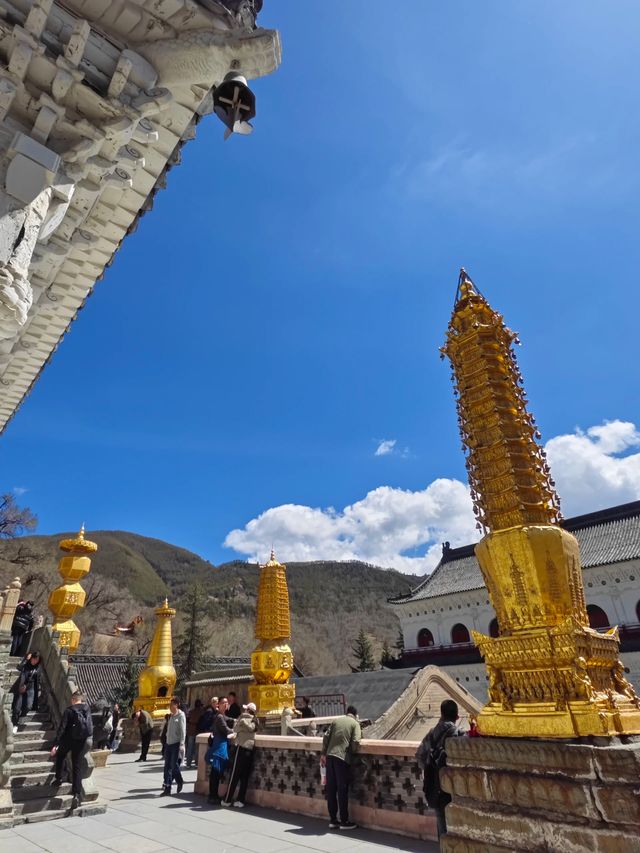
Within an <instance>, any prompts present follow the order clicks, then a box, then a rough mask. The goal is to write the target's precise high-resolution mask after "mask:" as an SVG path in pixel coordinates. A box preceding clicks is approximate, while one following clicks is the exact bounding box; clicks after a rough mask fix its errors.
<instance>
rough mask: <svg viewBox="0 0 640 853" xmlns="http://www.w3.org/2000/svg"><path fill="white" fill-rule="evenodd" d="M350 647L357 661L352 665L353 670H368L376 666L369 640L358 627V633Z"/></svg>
mask: <svg viewBox="0 0 640 853" xmlns="http://www.w3.org/2000/svg"><path fill="white" fill-rule="evenodd" d="M351 648H352V650H353V654H354V655H355V657H356V661H357V664H356V666H355V667H352V669H354V671H355V672H370V671H371V670H373V669H375V668H376V664H375V661H374V659H373V649H372V647H371V640H370V639H369V637H368V636H367V635H366V634H365V632H364V630H363V629H360V633H359V634H358V636H357V638H356V640H355V642H354V644H353V646H352V647H351Z"/></svg>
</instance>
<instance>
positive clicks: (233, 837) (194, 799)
mask: <svg viewBox="0 0 640 853" xmlns="http://www.w3.org/2000/svg"><path fill="white" fill-rule="evenodd" d="M135 757H136V756H135V755H118V754H114V755H112V756H111V757H110V758H109V764H108V766H107V767H106V768H104V769H103V770H96V774H97V783H98V788H99V790H100V797H101V799H104V800H106V801H108V804H109V807H108V809H107V812H106V814H102V815H96V816H95V817H69V818H65V819H63V820H57V821H48V822H45V823H34V824H24V825H23V826H18V827H16V828H15V829H10V830H0V850H1V851H2V853H5V851H6V853H36V851H42V850H46V851H48V853H99V851H102V853H104V851H105V850H111V851H119V853H167V851H170V850H171V851H183V853H205V851H209V850H212V849H213V850H214V851H215V853H246V851H255V853H280V851H282V853H285V851H286V853H294V851H301V853H308V851H312V850H322V851H327V853H334V851H335V853H356V851H357V853H384V851H387V850H400V851H405V853H437V851H438V849H439V847H438V845H437V844H434V843H432V842H429V841H414V840H412V839H409V838H403V837H402V836H399V835H393V834H391V833H382V832H373V831H371V830H364V829H358V830H354V831H353V832H340V831H336V830H329V829H328V828H327V823H326V822H325V821H322V820H318V819H316V818H307V817H302V816H301V815H293V814H289V813H287V812H278V811H273V810H271V809H261V808H257V807H247V808H246V809H233V808H232V809H222V808H219V807H218V808H212V807H210V806H208V805H207V804H206V802H205V800H204V797H201V796H196V795H194V794H193V793H190V792H192V791H193V782H194V781H195V776H196V771H195V770H194V769H192V770H186V771H185V773H184V778H185V786H184V790H183V792H182V794H180V795H179V796H178V795H174V796H172V797H162V798H159V797H158V794H159V793H160V788H161V785H162V772H161V767H162V764H161V761H160V758H159V756H158V757H157V756H150V757H149V761H148V762H147V763H146V764H135V763H134V759H135ZM211 842H213V843H214V846H213V848H212V844H211Z"/></svg>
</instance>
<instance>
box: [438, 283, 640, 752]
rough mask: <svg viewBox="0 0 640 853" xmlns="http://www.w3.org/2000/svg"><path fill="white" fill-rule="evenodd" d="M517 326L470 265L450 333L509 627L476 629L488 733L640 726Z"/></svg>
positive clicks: (484, 566) (474, 487)
mask: <svg viewBox="0 0 640 853" xmlns="http://www.w3.org/2000/svg"><path fill="white" fill-rule="evenodd" d="M515 343H519V341H518V339H517V336H516V335H515V334H514V333H513V332H512V331H511V330H510V329H508V328H507V327H506V326H505V324H504V321H503V318H502V316H501V315H500V314H498V313H497V312H495V311H494V310H493V309H492V308H491V307H490V306H489V304H488V303H487V302H486V300H485V299H484V297H483V296H482V295H481V294H480V293H479V291H478V290H477V289H476V287H475V286H474V284H473V283H472V281H471V280H470V279H469V277H468V276H467V274H466V273H465V271H464V270H462V271H461V273H460V280H459V283H458V291H457V294H456V302H455V306H454V309H453V314H452V317H451V322H450V323H449V328H448V331H447V338H446V343H445V346H444V347H443V348H442V354H443V357H444V356H445V355H446V356H448V358H449V360H450V361H451V365H452V368H453V380H454V385H455V386H456V397H457V407H458V423H459V427H460V433H461V436H462V441H463V445H464V449H465V452H466V464H467V471H468V475H469V483H470V486H471V498H472V500H473V504H474V512H475V514H476V517H477V521H478V527H479V528H480V529H482V530H483V531H484V533H485V536H484V538H483V539H482V540H481V541H480V542H479V543H478V545H476V549H475V551H476V556H477V558H478V562H479V563H480V568H481V570H482V575H483V577H484V581H485V584H486V586H487V590H488V591H489V596H490V598H491V602H492V604H493V607H494V609H495V611H496V616H497V620H498V625H499V629H500V633H499V636H498V637H497V638H495V639H492V638H490V637H486V636H484V635H482V634H479V633H477V632H475V631H474V632H473V638H474V641H475V642H476V644H477V645H478V647H479V649H480V652H481V654H482V656H483V657H484V659H485V662H486V665H487V672H488V676H489V703H488V704H487V705H485V707H484V708H483V710H482V711H481V713H480V716H479V718H478V727H479V729H480V732H481V733H482V734H483V735H496V736H505V737H545V738H556V737H557V738H573V737H576V736H586V735H613V734H620V733H625V734H636V733H640V701H639V700H638V697H637V696H636V694H635V692H634V690H633V687H632V686H631V685H630V684H629V682H628V681H627V680H626V679H625V677H624V668H623V666H622V664H621V663H620V661H619V659H618V647H619V637H618V629H617V628H611V629H610V630H609V631H607V633H606V634H599V633H598V632H597V631H595V630H593V629H592V628H590V627H589V619H588V617H587V612H586V607H585V599H584V590H583V584H582V570H581V567H580V553H579V550H578V542H577V540H576V539H575V537H574V536H572V535H571V534H570V533H568V532H567V531H566V530H563V529H562V527H560V521H561V516H560V511H559V501H558V497H557V495H556V492H555V484H554V482H553V480H552V479H551V476H550V472H549V466H548V465H547V462H546V457H545V453H544V450H543V449H542V448H541V447H540V446H539V445H538V444H537V442H536V439H539V438H540V433H539V432H538V430H537V428H536V426H535V421H534V418H533V417H532V415H530V414H529V412H528V411H527V398H526V395H525V392H524V388H523V385H522V376H521V374H520V371H519V370H518V365H517V362H516V357H515V354H514V351H513V345H514V344H515Z"/></svg>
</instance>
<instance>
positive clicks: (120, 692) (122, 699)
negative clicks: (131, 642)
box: [113, 654, 140, 717]
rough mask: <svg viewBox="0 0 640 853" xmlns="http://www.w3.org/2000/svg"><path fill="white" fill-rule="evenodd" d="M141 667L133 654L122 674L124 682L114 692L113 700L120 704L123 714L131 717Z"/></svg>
mask: <svg viewBox="0 0 640 853" xmlns="http://www.w3.org/2000/svg"><path fill="white" fill-rule="evenodd" d="M139 670H140V667H139V666H138V664H137V663H136V659H135V657H134V656H133V655H132V654H131V655H129V657H128V658H127V665H126V667H125V670H124V674H123V676H122V684H121V685H120V687H119V688H118V689H117V690H114V692H113V701H114V702H117V703H118V705H120V710H121V712H122V715H123V716H126V717H130V716H131V714H132V712H133V700H134V699H135V698H136V696H137V695H138V672H139Z"/></svg>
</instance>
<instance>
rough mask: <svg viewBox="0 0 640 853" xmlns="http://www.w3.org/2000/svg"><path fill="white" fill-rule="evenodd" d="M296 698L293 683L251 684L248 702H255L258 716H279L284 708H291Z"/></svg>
mask: <svg viewBox="0 0 640 853" xmlns="http://www.w3.org/2000/svg"><path fill="white" fill-rule="evenodd" d="M295 700H296V687H295V684H252V685H251V686H250V687H249V702H253V703H255V706H256V708H257V709H258V711H257V714H258V716H259V717H267V718H268V717H279V716H280V714H282V711H283V710H284V709H285V708H293V707H294V706H295Z"/></svg>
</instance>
